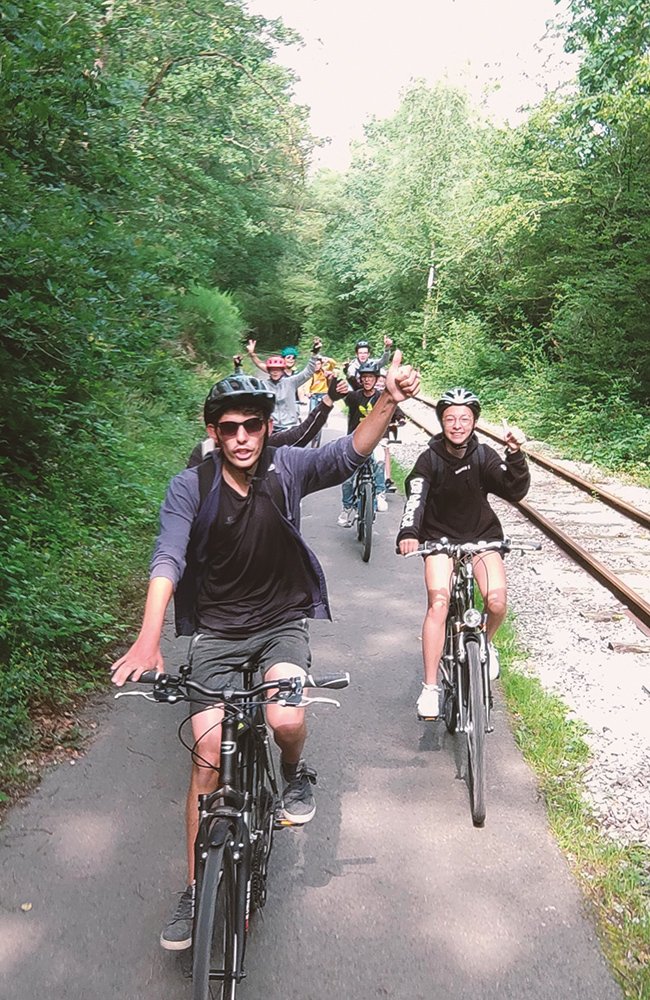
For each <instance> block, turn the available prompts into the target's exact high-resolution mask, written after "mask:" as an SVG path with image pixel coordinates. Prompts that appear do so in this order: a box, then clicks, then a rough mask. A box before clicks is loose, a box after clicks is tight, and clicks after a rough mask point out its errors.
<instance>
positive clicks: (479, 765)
mask: <svg viewBox="0 0 650 1000" xmlns="http://www.w3.org/2000/svg"><path fill="white" fill-rule="evenodd" d="M465 648H466V651H467V672H468V675H469V678H468V679H469V690H468V698H467V773H468V777H469V794H470V802H471V808H472V822H473V823H474V826H483V824H484V823H485V813H486V808H485V786H486V775H485V770H486V767H485V699H484V695H483V668H482V666H481V654H480V650H479V644H478V642H468V643H467V645H466V647H465Z"/></svg>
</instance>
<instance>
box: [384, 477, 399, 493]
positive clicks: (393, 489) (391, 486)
mask: <svg viewBox="0 0 650 1000" xmlns="http://www.w3.org/2000/svg"><path fill="white" fill-rule="evenodd" d="M386 492H387V493H397V486H396V485H395V483H394V482H393V480H392V479H387V480H386Z"/></svg>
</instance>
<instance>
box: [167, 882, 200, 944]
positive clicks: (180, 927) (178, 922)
mask: <svg viewBox="0 0 650 1000" xmlns="http://www.w3.org/2000/svg"><path fill="white" fill-rule="evenodd" d="M193 920H194V886H193V885H188V887H187V889H186V890H185V892H184V893H183V894H182V895H181V898H180V899H179V901H178V903H177V904H176V909H175V910H174V912H173V913H172V915H171V917H170V918H169V920H168V922H167V924H166V926H165V927H164V928H163V932H162V934H161V935H160V944H161V946H162V947H163V948H166V949H167V951H184V950H185V948H189V947H190V946H191V944H192V922H193Z"/></svg>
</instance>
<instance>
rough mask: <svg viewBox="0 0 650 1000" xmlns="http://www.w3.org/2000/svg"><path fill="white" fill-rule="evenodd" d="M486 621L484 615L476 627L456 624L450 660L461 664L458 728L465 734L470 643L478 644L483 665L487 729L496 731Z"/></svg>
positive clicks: (457, 622) (458, 683)
mask: <svg viewBox="0 0 650 1000" xmlns="http://www.w3.org/2000/svg"><path fill="white" fill-rule="evenodd" d="M486 621H487V615H486V614H483V615H482V616H481V621H480V623H479V624H478V625H476V626H470V625H466V624H464V622H461V621H456V622H454V628H455V631H454V635H453V637H452V639H453V644H454V648H453V651H451V652H450V654H449V659H451V661H452V662H453V660H454V659H455V660H456V663H458V664H460V667H461V669H460V670H459V671H458V678H457V687H458V720H459V721H458V728H459V729H460V730H461V732H463V733H464V732H467V699H468V695H469V675H468V668H467V651H466V646H467V643H468V642H476V643H478V645H479V662H480V664H481V672H482V681H483V683H482V688H483V697H484V699H485V729H486V732H488V733H491V732H492V731H493V729H494V726H493V725H492V722H491V720H490V714H491V709H492V691H491V688H490V674H489V669H488V656H487V638H486V636H487V633H486ZM443 659H448V657H447V656H445V657H444V658H443Z"/></svg>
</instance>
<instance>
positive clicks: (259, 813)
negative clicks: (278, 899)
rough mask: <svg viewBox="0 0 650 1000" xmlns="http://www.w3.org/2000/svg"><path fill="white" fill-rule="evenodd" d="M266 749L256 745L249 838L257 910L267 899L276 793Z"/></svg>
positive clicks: (253, 896) (254, 900)
mask: <svg viewBox="0 0 650 1000" xmlns="http://www.w3.org/2000/svg"><path fill="white" fill-rule="evenodd" d="M266 755H267V749H266V747H265V746H258V747H257V748H256V754H255V767H254V773H253V809H252V814H251V838H252V841H253V853H252V863H251V909H252V910H259V909H261V908H262V907H263V906H264V904H265V903H266V879H267V875H268V865H269V856H270V854H271V848H272V847H273V829H274V826H275V810H276V806H277V795H276V794H275V791H274V788H273V784H272V782H271V777H270V775H269V769H268V766H267V763H268V762H267V756H266Z"/></svg>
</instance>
